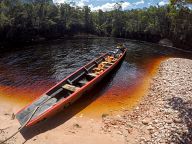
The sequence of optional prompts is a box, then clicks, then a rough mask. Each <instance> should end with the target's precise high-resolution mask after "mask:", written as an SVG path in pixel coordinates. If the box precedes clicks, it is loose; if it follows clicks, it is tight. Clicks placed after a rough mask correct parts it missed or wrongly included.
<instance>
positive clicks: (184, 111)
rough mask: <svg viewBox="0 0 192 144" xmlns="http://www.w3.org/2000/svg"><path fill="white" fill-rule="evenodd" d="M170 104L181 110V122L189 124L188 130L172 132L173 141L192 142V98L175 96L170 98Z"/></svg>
mask: <svg viewBox="0 0 192 144" xmlns="http://www.w3.org/2000/svg"><path fill="white" fill-rule="evenodd" d="M168 101H169V105H170V106H171V107H172V109H173V110H177V111H178V112H179V115H178V117H179V118H180V119H181V124H182V125H185V126H187V132H184V133H181V134H178V133H177V131H173V132H172V137H171V138H172V141H174V142H175V143H177V144H181V143H182V144H191V143H192V100H190V101H184V100H183V99H182V98H180V97H173V98H171V99H169V100H168Z"/></svg>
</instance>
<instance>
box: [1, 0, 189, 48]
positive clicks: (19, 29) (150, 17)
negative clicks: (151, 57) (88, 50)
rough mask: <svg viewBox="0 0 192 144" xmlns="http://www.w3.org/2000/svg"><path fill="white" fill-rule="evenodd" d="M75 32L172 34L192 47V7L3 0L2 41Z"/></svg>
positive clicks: (144, 37)
mask: <svg viewBox="0 0 192 144" xmlns="http://www.w3.org/2000/svg"><path fill="white" fill-rule="evenodd" d="M75 34H93V35H98V36H113V37H121V38H131V39H138V40H145V41H151V42H158V41H159V40H160V39H163V38H168V39H170V40H171V41H172V42H173V43H174V45H175V46H178V47H183V48H191V47H192V43H191V41H192V10H190V9H189V8H188V7H185V6H183V5H165V6H158V5H157V6H151V7H149V8H143V9H133V10H127V11H122V9H121V3H117V4H116V5H115V6H114V10H113V11H107V12H104V11H102V10H99V11H91V10H90V8H89V7H88V6H84V7H83V8H81V7H77V6H71V5H69V4H53V3H51V2H49V1H48V2H46V1H44V2H42V1H34V2H32V3H26V2H21V1H19V0H1V2H0V44H1V46H3V45H7V44H15V43H26V42H35V41H39V40H45V39H46V40H49V39H55V38H60V37H66V36H73V35H75Z"/></svg>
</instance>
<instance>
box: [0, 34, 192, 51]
mask: <svg viewBox="0 0 192 144" xmlns="http://www.w3.org/2000/svg"><path fill="white" fill-rule="evenodd" d="M85 38H87V39H93V38H116V37H107V36H98V35H93V34H85V33H82V34H75V35H65V36H63V37H55V38H50V39H46V38H39V39H36V40H31V41H26V42H4V43H0V52H9V51H12V50H20V49H25V48H26V47H29V46H34V45H38V44H46V43H47V42H51V41H57V40H70V39H85ZM116 39H125V40H130V41H135V42H143V43H145V42H146V43H149V44H150V43H151V44H157V45H158V46H162V47H167V48H174V49H179V50H183V51H186V52H192V51H191V50H190V48H186V47H185V46H183V47H175V46H174V44H173V46H169V45H166V44H161V43H159V42H151V41H143V40H139V39H130V38H116Z"/></svg>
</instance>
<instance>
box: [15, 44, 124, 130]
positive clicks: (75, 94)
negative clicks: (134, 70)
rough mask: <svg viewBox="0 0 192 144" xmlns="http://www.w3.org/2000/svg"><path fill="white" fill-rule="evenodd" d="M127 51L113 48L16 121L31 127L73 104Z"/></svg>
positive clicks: (45, 95)
mask: <svg viewBox="0 0 192 144" xmlns="http://www.w3.org/2000/svg"><path fill="white" fill-rule="evenodd" d="M126 51H127V49H126V48H122V49H114V50H113V51H111V52H108V53H106V54H104V55H102V56H100V57H99V58H97V59H95V60H93V61H91V62H90V63H88V64H87V65H85V66H83V67H81V68H80V69H78V70H77V71H76V72H74V73H72V74H71V75H69V76H68V77H66V78H65V79H63V80H62V81H61V82H59V83H58V84H56V85H55V86H54V87H52V88H51V89H49V90H48V91H47V92H45V93H44V94H43V95H41V96H40V97H39V98H37V99H36V100H34V101H33V102H32V103H30V104H29V105H27V106H26V107H24V108H23V109H21V110H20V111H19V112H18V113H17V114H16V118H17V119H18V121H19V122H20V124H21V125H22V126H24V125H25V126H26V127H29V126H32V125H34V124H36V123H38V122H40V121H42V120H45V119H47V118H49V117H51V116H53V115H54V114H56V113H57V112H59V111H61V110H63V108H65V107H67V106H68V105H70V104H72V103H73V102H74V101H75V100H77V99H78V98H79V97H80V96H82V95H83V94H84V93H85V92H86V91H87V90H90V89H91V88H92V87H93V86H94V85H95V84H97V83H98V82H99V81H100V80H102V79H103V78H104V76H106V75H107V74H108V73H109V72H111V71H112V70H113V69H114V68H115V66H117V65H118V63H120V61H121V60H122V59H123V57H124V56H125V54H126Z"/></svg>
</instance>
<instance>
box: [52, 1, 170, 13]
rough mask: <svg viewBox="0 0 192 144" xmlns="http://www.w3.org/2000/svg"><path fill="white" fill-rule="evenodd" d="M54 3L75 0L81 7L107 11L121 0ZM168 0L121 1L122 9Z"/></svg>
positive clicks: (161, 2) (162, 3)
mask: <svg viewBox="0 0 192 144" xmlns="http://www.w3.org/2000/svg"><path fill="white" fill-rule="evenodd" d="M53 1H54V3H70V2H75V4H76V5H78V6H80V7H83V6H86V5H87V6H89V7H90V8H91V10H98V9H102V10H103V11H109V10H111V9H113V7H114V5H115V3H117V2H120V1H122V0H53ZM168 3H169V1H168V0H124V1H123V2H122V8H123V10H127V9H135V8H143V7H149V6H150V5H157V4H159V5H160V6H162V5H165V4H168Z"/></svg>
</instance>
